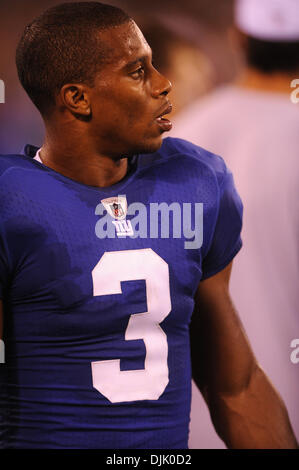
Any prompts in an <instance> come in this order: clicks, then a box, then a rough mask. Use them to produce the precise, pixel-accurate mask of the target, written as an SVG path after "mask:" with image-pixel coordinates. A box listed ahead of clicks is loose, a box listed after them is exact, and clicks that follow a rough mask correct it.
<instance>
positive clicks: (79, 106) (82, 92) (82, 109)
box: [59, 83, 91, 118]
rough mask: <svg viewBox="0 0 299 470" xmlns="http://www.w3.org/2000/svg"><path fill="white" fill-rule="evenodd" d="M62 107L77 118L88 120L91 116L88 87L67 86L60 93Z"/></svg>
mask: <svg viewBox="0 0 299 470" xmlns="http://www.w3.org/2000/svg"><path fill="white" fill-rule="evenodd" d="M59 97H60V100H61V101H62V105H64V106H65V107H66V108H67V109H68V110H69V111H70V112H71V113H72V114H74V115H76V116H77V117H82V118H87V117H89V116H90V115H91V103H90V98H89V94H88V89H87V87H86V85H82V84H78V83H76V84H66V85H63V87H62V88H61V90H60V93H59Z"/></svg>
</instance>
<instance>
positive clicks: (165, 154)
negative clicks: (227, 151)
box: [141, 137, 229, 186]
mask: <svg viewBox="0 0 299 470" xmlns="http://www.w3.org/2000/svg"><path fill="white" fill-rule="evenodd" d="M141 161H142V163H141V166H143V167H147V166H153V165H157V164H167V166H168V169H169V171H171V168H172V167H176V169H177V170H178V171H179V172H180V173H181V174H182V175H183V174H184V173H186V172H188V171H192V173H193V174H194V175H196V176H198V175H206V174H209V175H210V176H211V177H212V178H215V179H216V180H217V184H218V185H220V186H221V184H222V181H223V179H224V178H225V177H226V175H227V173H228V172H229V170H228V169H227V167H226V165H225V162H224V160H223V158H221V157H220V156H219V155H216V154H214V153H212V152H210V151H208V150H206V149H204V148H203V147H200V146H198V145H195V144H193V143H192V142H189V141H187V140H184V139H178V138H174V137H167V138H166V139H164V140H163V143H162V146H161V148H160V149H159V150H158V151H157V152H156V153H154V154H151V155H150V156H146V155H144V156H143V158H142V159H141Z"/></svg>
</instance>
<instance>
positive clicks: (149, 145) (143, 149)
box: [135, 135, 163, 153]
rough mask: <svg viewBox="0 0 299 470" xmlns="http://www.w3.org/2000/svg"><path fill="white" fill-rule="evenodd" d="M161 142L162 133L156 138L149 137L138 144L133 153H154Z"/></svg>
mask: <svg viewBox="0 0 299 470" xmlns="http://www.w3.org/2000/svg"><path fill="white" fill-rule="evenodd" d="M162 142H163V139H162V135H160V136H159V137H158V138H155V139H151V140H148V141H145V142H142V143H140V144H139V147H138V151H135V153H154V152H157V150H159V148H160V147H161V145H162Z"/></svg>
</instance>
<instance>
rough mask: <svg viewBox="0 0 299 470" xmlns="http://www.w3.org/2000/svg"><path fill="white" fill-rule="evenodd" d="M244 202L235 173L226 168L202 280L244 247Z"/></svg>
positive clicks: (225, 264)
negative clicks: (242, 238) (239, 192)
mask: <svg viewBox="0 0 299 470" xmlns="http://www.w3.org/2000/svg"><path fill="white" fill-rule="evenodd" d="M242 216H243V204H242V201H241V198H240V196H239V194H238V193H237V190H236V188H235V185H234V180H233V175H232V173H231V172H230V171H229V170H228V169H227V168H226V171H225V174H224V177H223V179H222V182H221V184H220V188H219V203H218V215H217V219H216V223H215V227H214V231H213V233H212V236H211V238H210V242H209V247H208V251H207V254H206V256H205V257H204V259H203V262H202V273H203V274H202V280H204V279H207V278H208V277H211V276H213V275H214V274H216V273H218V272H219V271H221V270H222V269H224V268H225V267H226V266H227V265H228V264H229V263H230V262H231V261H232V259H233V258H234V257H235V256H236V254H237V253H238V251H239V250H240V249H241V247H242V240H241V229H242Z"/></svg>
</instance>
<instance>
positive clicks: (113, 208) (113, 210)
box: [101, 196, 128, 220]
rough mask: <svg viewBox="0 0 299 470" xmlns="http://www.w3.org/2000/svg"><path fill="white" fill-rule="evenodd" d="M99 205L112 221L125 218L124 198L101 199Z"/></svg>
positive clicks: (125, 201)
mask: <svg viewBox="0 0 299 470" xmlns="http://www.w3.org/2000/svg"><path fill="white" fill-rule="evenodd" d="M101 203H102V204H103V206H104V207H105V209H106V211H107V212H108V214H109V215H111V217H113V219H116V220H122V219H125V218H126V215H127V208H128V205H127V198H126V196H115V197H108V198H107V199H102V200H101Z"/></svg>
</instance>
